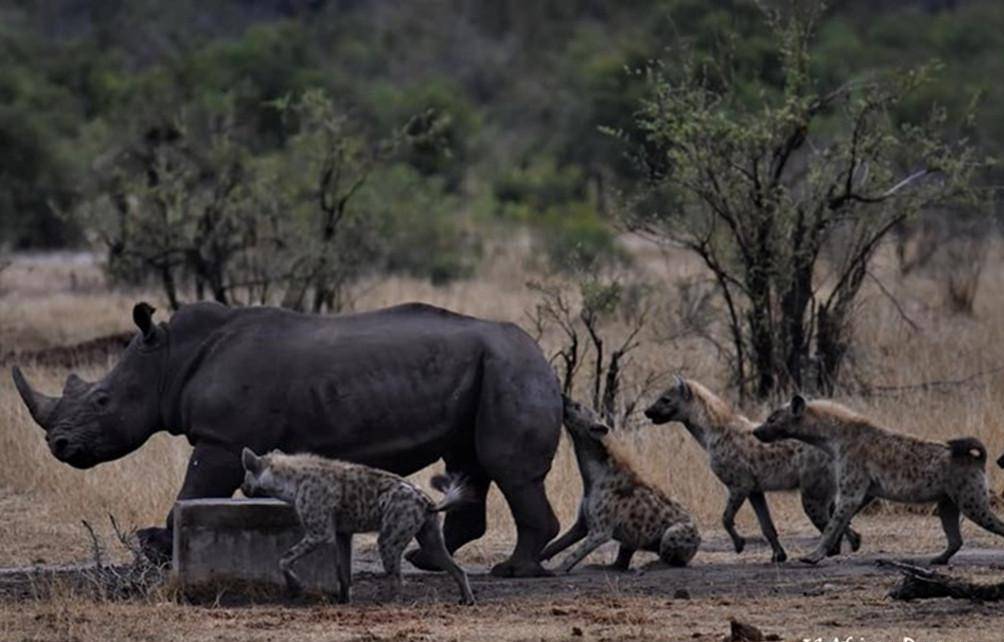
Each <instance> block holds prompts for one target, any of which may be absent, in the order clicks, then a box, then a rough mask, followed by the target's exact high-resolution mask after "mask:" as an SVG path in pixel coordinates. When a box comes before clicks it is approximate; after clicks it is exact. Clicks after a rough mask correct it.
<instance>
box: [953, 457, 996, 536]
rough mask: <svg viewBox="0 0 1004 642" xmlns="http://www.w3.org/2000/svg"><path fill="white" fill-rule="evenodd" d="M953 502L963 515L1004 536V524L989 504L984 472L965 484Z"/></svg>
mask: <svg viewBox="0 0 1004 642" xmlns="http://www.w3.org/2000/svg"><path fill="white" fill-rule="evenodd" d="M952 501H954V502H955V504H956V506H958V507H959V510H961V511H962V514H963V515H965V516H966V517H968V518H969V519H971V520H973V521H974V522H976V523H977V524H978V525H980V526H982V527H983V528H984V529H986V530H988V531H990V532H991V533H995V534H997V535H1002V536H1004V522H1002V521H1001V520H1000V518H999V517H997V516H996V515H994V512H993V511H992V510H990V504H989V502H987V478H986V475H985V474H984V473H983V471H982V470H979V471H978V472H977V473H973V476H972V477H971V478H970V479H967V480H966V481H965V482H963V484H962V485H961V487H960V488H959V489H958V491H957V492H956V493H955V497H952Z"/></svg>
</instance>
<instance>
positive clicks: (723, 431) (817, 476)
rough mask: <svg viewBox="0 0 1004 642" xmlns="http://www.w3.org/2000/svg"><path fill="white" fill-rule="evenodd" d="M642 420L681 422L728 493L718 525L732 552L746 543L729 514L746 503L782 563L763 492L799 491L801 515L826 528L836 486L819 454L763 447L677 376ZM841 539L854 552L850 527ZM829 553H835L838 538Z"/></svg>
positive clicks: (741, 420) (711, 397)
mask: <svg viewBox="0 0 1004 642" xmlns="http://www.w3.org/2000/svg"><path fill="white" fill-rule="evenodd" d="M645 416H646V417H648V418H649V419H650V420H651V421H652V423H655V424H664V423H668V422H670V421H678V422H680V423H682V424H683V425H684V427H686V429H687V430H688V431H689V432H690V434H691V435H693V436H694V439H696V440H697V443H699V444H700V445H701V446H702V447H703V448H704V449H705V450H706V451H707V452H708V459H709V462H710V464H711V471H712V472H713V473H714V474H715V476H716V477H718V479H719V480H721V482H722V483H723V484H725V485H726V486H727V487H728V489H729V497H728V500H726V502H725V512H724V513H723V514H722V526H724V527H725V531H726V532H727V533H728V534H729V537H731V538H732V544H733V545H734V546H735V549H736V552H737V553H741V552H742V551H743V548H744V547H745V546H746V540H745V539H744V538H743V537H742V535H740V534H739V533H738V532H737V531H736V527H735V516H736V513H737V512H738V511H739V509H740V507H742V505H743V502H745V501H746V500H747V499H749V501H750V504H752V505H753V510H754V511H755V512H756V516H757V520H758V521H759V522H760V530H761V531H763V535H764V537H766V538H767V541H768V542H769V543H770V547H771V549H772V550H773V551H774V554H773V556H772V560H773V561H774V562H783V561H785V560H786V559H788V555H787V553H785V552H784V547H782V546H781V542H780V541H778V537H777V530H776V529H775V528H774V521H773V520H772V519H771V516H770V509H769V508H768V506H767V499H766V497H764V493H767V492H771V491H778V490H794V489H796V488H797V489H799V490H800V491H801V495H802V509H803V510H804V511H805V514H806V515H807V516H808V517H809V519H810V520H811V521H812V523H813V524H814V525H815V527H816V528H818V529H819V531H820V532H823V529H825V528H826V523H827V522H828V521H829V519H830V514H831V513H832V512H833V498H834V495H835V494H836V490H837V484H836V478H835V470H834V467H833V462H832V461H831V459H830V456H829V455H827V454H826V453H825V452H823V451H822V450H820V449H818V448H815V447H813V446H809V445H808V444H803V443H801V442H798V441H795V440H792V439H789V440H785V441H779V442H777V443H772V444H765V443H763V442H762V441H760V440H758V439H757V438H756V437H754V436H753V428H754V427H755V424H753V422H751V421H750V420H749V419H747V418H746V417H744V416H743V415H741V414H739V413H737V412H735V411H734V410H733V409H732V408H731V407H730V406H729V404H728V403H726V402H725V401H724V400H723V399H720V398H719V397H718V396H716V395H715V394H714V393H712V392H711V391H710V390H708V389H707V388H705V387H704V386H703V385H701V384H700V383H698V382H697V381H691V380H685V379H683V378H681V377H677V378H676V385H675V386H673V387H671V388H670V389H669V390H667V391H666V392H664V393H663V394H662V395H661V396H660V397H659V398H658V399H657V400H656V401H655V403H653V404H652V405H651V406H649V408H648V409H647V410H646V411H645ZM846 535H847V540H848V541H849V542H850V544H851V548H852V549H853V550H855V551H856V550H858V548H859V547H860V546H861V537H860V536H859V535H858V534H857V533H856V532H855V531H854V530H853V529H851V528H850V527H848V528H847V533H846ZM829 552H830V553H831V554H834V555H835V554H837V553H839V552H840V541H839V540H838V541H837V542H836V544H835V545H834V547H833V549H832V550H830V551H829Z"/></svg>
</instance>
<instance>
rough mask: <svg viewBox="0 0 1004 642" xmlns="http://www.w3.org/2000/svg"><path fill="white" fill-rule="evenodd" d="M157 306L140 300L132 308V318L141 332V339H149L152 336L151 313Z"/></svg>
mask: <svg viewBox="0 0 1004 642" xmlns="http://www.w3.org/2000/svg"><path fill="white" fill-rule="evenodd" d="M156 311H157V308H155V307H153V306H152V305H150V304H149V303H147V302H146V301H140V302H139V303H137V304H136V305H134V306H133V308H132V320H133V322H134V323H135V324H136V327H137V328H139V331H140V332H142V333H143V341H150V340H151V339H153V337H154V330H155V328H154V325H153V313H154V312H156Z"/></svg>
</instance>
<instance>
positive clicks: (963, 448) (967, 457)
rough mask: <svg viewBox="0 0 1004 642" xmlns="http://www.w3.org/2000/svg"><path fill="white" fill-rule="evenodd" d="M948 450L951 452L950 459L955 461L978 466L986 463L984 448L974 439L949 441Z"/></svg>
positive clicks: (964, 438)
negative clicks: (977, 464)
mask: <svg viewBox="0 0 1004 642" xmlns="http://www.w3.org/2000/svg"><path fill="white" fill-rule="evenodd" d="M948 449H949V450H950V451H951V452H952V459H953V460H955V461H967V462H972V463H979V464H985V463H986V461H987V449H986V446H984V445H983V442H982V441H980V440H979V439H977V438H976V437H963V438H961V439H952V440H949V441H948Z"/></svg>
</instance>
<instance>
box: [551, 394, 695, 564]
mask: <svg viewBox="0 0 1004 642" xmlns="http://www.w3.org/2000/svg"><path fill="white" fill-rule="evenodd" d="M564 422H565V428H567V429H568V433H569V435H570V436H571V438H572V443H573V445H574V448H575V457H576V459H577V461H578V464H579V471H580V472H581V474H582V486H583V498H582V502H581V503H580V505H579V517H578V520H577V521H576V522H575V524H574V525H573V526H572V527H571V529H569V531H568V532H566V533H565V534H564V535H562V536H561V537H559V538H558V539H556V540H555V541H554V542H552V543H551V544H549V545H548V546H547V548H545V549H544V552H543V553H542V555H541V558H542V559H543V560H547V559H550V558H551V557H553V556H555V555H557V554H558V553H560V552H561V551H563V550H565V549H566V548H568V547H569V546H571V545H572V544H574V543H576V542H578V541H579V540H582V539H583V538H585V541H583V542H582V543H581V544H580V545H579V546H578V548H576V549H575V550H574V551H573V552H572V553H571V554H570V555H569V556H568V557H567V558H565V560H564V561H563V562H562V563H561V565H560V566H559V570H560V571H562V572H568V571H570V570H571V569H572V568H573V567H574V566H575V565H576V564H578V563H579V562H581V561H582V560H583V559H584V558H585V557H586V556H587V555H589V554H590V553H592V552H593V551H594V550H596V549H597V548H598V547H599V546H600V545H602V544H604V543H606V542H608V541H610V540H611V539H614V540H617V541H618V542H619V543H620V551H619V553H618V555H617V561H616V562H615V563H614V567H613V568H615V569H617V570H627V569H628V567H629V566H630V564H631V557H632V556H633V555H634V553H635V551H637V550H639V549H641V550H645V551H652V552H656V553H658V554H659V557H660V558H662V560H663V561H665V562H666V563H667V564H669V565H671V566H686V564H687V563H688V562H690V560H691V559H693V557H694V555H695V554H696V553H697V548H698V546H699V545H700V543H701V536H700V533H699V532H698V530H697V526H696V525H695V524H694V520H693V518H692V517H691V515H690V513H688V512H687V510H686V509H685V508H684V507H683V506H681V505H680V504H679V503H678V502H676V501H675V500H673V499H672V498H670V497H668V496H666V495H665V494H664V493H663V492H662V491H660V490H659V489H657V488H654V487H652V486H650V485H649V484H647V483H645V482H644V481H642V480H641V479H640V478H639V477H638V475H637V474H636V473H635V472H634V470H632V468H631V466H630V464H629V463H628V462H627V461H626V459H624V458H623V457H622V456H621V455H620V454H619V453H618V451H617V449H616V447H615V445H614V444H613V443H612V442H610V440H609V439H608V438H607V435H608V433H609V431H610V429H609V427H608V426H606V425H605V424H603V423H602V422H601V421H600V420H599V419H598V418H597V417H596V415H595V414H594V413H592V412H591V411H589V410H588V409H587V408H585V407H584V406H582V405H581V404H579V403H576V402H575V401H572V400H571V399H567V398H566V399H565V410H564Z"/></svg>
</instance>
